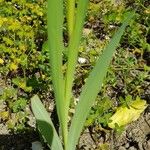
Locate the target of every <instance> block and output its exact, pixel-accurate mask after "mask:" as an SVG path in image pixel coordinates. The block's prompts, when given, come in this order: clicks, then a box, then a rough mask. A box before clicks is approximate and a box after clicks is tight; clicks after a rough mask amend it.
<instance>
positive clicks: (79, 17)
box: [65, 0, 88, 108]
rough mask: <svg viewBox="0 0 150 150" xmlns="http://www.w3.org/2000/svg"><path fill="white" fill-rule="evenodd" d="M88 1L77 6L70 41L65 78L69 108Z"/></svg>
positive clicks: (84, 0) (80, 1)
mask: <svg viewBox="0 0 150 150" xmlns="http://www.w3.org/2000/svg"><path fill="white" fill-rule="evenodd" d="M87 4H88V0H79V1H78V5H77V13H76V18H75V26H74V29H73V32H72V34H71V39H70V41H69V47H68V64H67V72H66V78H65V100H66V101H67V103H68V105H67V108H68V107H69V104H70V98H71V96H72V95H71V91H72V83H73V79H74V71H75V66H76V61H77V55H78V48H79V44H80V39H81V35H82V28H83V24H84V18H85V15H86V8H87Z"/></svg>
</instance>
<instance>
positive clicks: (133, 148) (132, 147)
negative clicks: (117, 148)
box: [128, 146, 137, 150]
mask: <svg viewBox="0 0 150 150" xmlns="http://www.w3.org/2000/svg"><path fill="white" fill-rule="evenodd" d="M128 150H137V149H136V148H135V147H134V146H131V147H130V148H129V149H128Z"/></svg>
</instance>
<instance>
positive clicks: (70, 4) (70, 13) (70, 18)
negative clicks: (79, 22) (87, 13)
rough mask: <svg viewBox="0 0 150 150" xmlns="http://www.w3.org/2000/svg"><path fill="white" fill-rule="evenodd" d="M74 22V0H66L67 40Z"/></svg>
mask: <svg viewBox="0 0 150 150" xmlns="http://www.w3.org/2000/svg"><path fill="white" fill-rule="evenodd" d="M74 22H75V0H67V24H68V36H69V40H70V38H71V35H72V31H73V29H74Z"/></svg>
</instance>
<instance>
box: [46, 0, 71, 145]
mask: <svg viewBox="0 0 150 150" xmlns="http://www.w3.org/2000/svg"><path fill="white" fill-rule="evenodd" d="M63 18H64V16H63V0H48V46H49V47H48V48H49V57H50V65H51V71H52V82H53V87H54V93H55V99H56V107H57V114H58V118H59V123H60V127H61V130H62V135H63V139H64V145H65V143H66V140H67V132H68V130H67V115H68V114H67V112H66V104H65V102H66V101H65V100H64V81H63V73H62V52H63V49H64V46H63Z"/></svg>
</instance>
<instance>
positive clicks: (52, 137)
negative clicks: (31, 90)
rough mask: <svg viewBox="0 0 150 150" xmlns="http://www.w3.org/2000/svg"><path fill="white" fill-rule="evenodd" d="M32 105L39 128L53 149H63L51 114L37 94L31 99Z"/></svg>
mask: <svg viewBox="0 0 150 150" xmlns="http://www.w3.org/2000/svg"><path fill="white" fill-rule="evenodd" d="M31 107H32V111H33V113H34V115H35V118H36V120H37V125H38V128H39V130H40V132H41V134H42V135H43V136H44V139H45V140H46V141H47V143H48V144H49V146H50V147H51V149H52V150H63V148H62V144H61V142H60V139H59V137H58V135H57V132H56V130H55V128H54V125H53V123H52V121H51V119H50V116H49V114H48V113H47V111H46V109H45V108H44V106H43V104H42V102H41V101H40V99H39V97H38V96H37V95H35V96H34V97H33V98H32V99H31Z"/></svg>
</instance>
